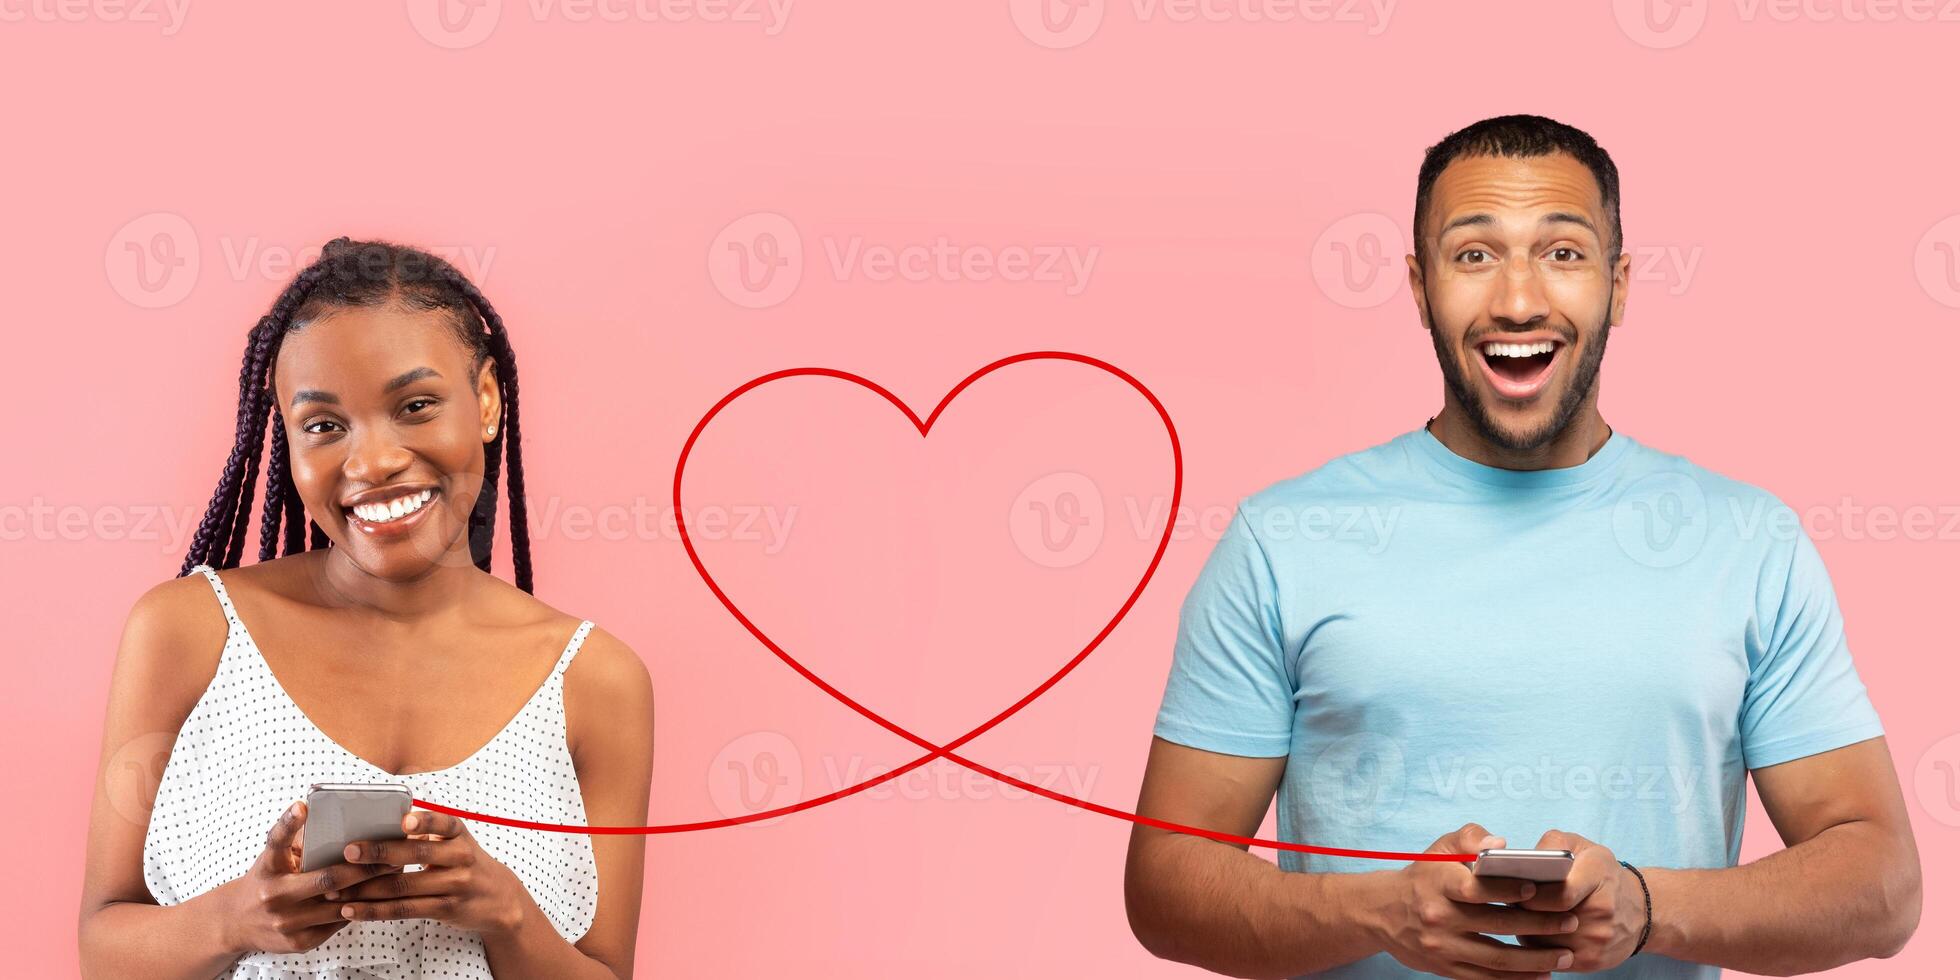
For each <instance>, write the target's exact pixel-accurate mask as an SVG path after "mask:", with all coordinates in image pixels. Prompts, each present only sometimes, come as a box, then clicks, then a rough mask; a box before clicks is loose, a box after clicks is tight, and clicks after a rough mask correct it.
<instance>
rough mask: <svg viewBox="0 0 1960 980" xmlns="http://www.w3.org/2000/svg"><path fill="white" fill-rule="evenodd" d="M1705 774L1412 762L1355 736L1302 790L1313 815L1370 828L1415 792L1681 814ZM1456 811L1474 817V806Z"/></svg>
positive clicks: (1624, 767)
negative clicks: (1652, 807)
mask: <svg viewBox="0 0 1960 980" xmlns="http://www.w3.org/2000/svg"><path fill="white" fill-rule="evenodd" d="M1703 775H1704V772H1703V770H1702V768H1701V767H1700V766H1695V765H1679V764H1674V763H1635V762H1624V761H1611V762H1591V761H1588V762H1572V761H1569V760H1568V761H1559V760H1558V759H1556V758H1555V757H1554V756H1553V755H1551V754H1549V753H1547V754H1541V755H1539V757H1538V758H1537V759H1536V760H1533V761H1530V762H1522V761H1521V762H1515V763H1505V764H1499V763H1497V762H1493V761H1490V760H1472V758H1471V757H1470V756H1469V755H1467V754H1463V753H1437V754H1432V755H1430V756H1427V757H1424V758H1420V759H1410V758H1408V757H1407V754H1406V752H1405V750H1404V748H1403V746H1402V743H1401V742H1400V741H1399V740H1397V739H1394V738H1391V737H1389V736H1387V735H1383V734H1381V733H1378V732H1355V733H1353V734H1349V735H1344V736H1342V737H1340V738H1338V739H1335V740H1334V741H1333V742H1331V743H1329V744H1328V745H1327V746H1326V747H1325V748H1323V749H1321V750H1320V751H1319V752H1318V753H1316V754H1315V755H1314V761H1313V764H1312V765H1311V766H1310V767H1308V769H1307V771H1306V778H1307V784H1306V787H1305V788H1306V793H1307V797H1308V801H1309V805H1310V806H1312V807H1313V808H1314V812H1315V813H1317V814H1320V815H1323V816H1324V817H1325V818H1326V819H1329V820H1332V821H1335V822H1338V823H1341V824H1344V825H1346V826H1350V827H1367V826H1372V825H1374V824H1378V823H1381V822H1382V821H1384V820H1387V819H1389V818H1390V817H1392V816H1394V815H1395V814H1396V813H1397V812H1398V811H1399V810H1400V809H1401V807H1402V803H1403V800H1404V798H1405V797H1406V796H1407V794H1408V793H1409V791H1410V789H1411V788H1415V789H1418V790H1420V791H1421V793H1422V794H1423V795H1424V796H1425V797H1433V798H1435V799H1440V800H1445V801H1451V802H1464V803H1470V804H1477V803H1488V802H1493V801H1498V800H1503V801H1508V802H1531V803H1546V804H1557V803H1561V802H1565V801H1575V800H1576V801H1589V800H1608V801H1613V802H1616V803H1617V802H1638V803H1659V804H1665V805H1667V806H1668V807H1669V809H1670V811H1671V812H1673V813H1675V814H1680V813H1683V812H1685V811H1686V810H1687V809H1688V808H1689V807H1690V806H1692V805H1693V803H1694V800H1695V797H1696V795H1697V791H1698V790H1699V789H1700V782H1699V781H1700V780H1701V778H1702V777H1703ZM1459 809H1462V810H1464V811H1465V812H1474V807H1461V808H1459Z"/></svg>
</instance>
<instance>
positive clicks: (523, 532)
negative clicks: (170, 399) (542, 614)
mask: <svg viewBox="0 0 1960 980" xmlns="http://www.w3.org/2000/svg"><path fill="white" fill-rule="evenodd" d="M388 302H398V303H400V304H402V305H403V306H404V307H406V308H408V309H411V310H433V309H441V310H445V311H447V312H449V314H450V315H451V318H452V320H453V322H454V325H455V327H456V330H457V333H458V336H459V337H460V338H461V339H462V341H463V343H464V345H465V346H466V347H467V348H468V349H469V351H470V352H471V354H472V363H473V364H476V365H481V364H482V362H483V360H484V359H485V358H488V359H490V360H491V361H493V362H494V363H495V364H496V369H497V372H496V373H497V381H498V386H499V388H500V390H501V393H502V395H503V399H502V403H503V418H502V419H501V420H499V422H500V425H499V428H498V431H497V433H496V434H495V435H494V436H493V438H492V439H491V441H490V443H489V444H488V445H487V446H485V453H484V455H485V460H484V477H483V491H482V493H481V494H479V496H478V500H477V506H476V508H475V509H474V511H473V512H472V514H471V515H470V527H469V539H470V554H471V558H472V559H473V560H474V562H475V564H476V566H477V567H478V568H480V569H482V570H484V571H485V572H489V571H490V565H491V546H492V541H493V539H494V537H495V534H496V508H497V484H498V481H499V479H500V478H501V476H502V472H503V469H504V457H505V456H506V455H507V456H508V458H509V469H510V513H511V529H510V530H511V552H512V553H511V567H512V569H513V571H514V573H515V578H516V580H517V586H518V588H521V589H523V590H524V591H525V592H530V591H531V589H532V569H531V535H530V523H529V521H528V519H527V516H526V507H525V496H524V466H523V454H522V451H521V444H520V441H519V438H518V413H517V361H516V358H515V356H514V355H513V354H512V352H511V348H510V339H509V336H508V335H507V334H506V332H505V330H504V322H503V318H502V317H500V316H498V315H497V312H496V310H495V309H494V308H492V307H491V305H490V301H489V300H488V299H486V298H484V296H483V293H482V292H481V291H480V290H479V289H478V288H477V287H476V284H474V283H472V282H470V281H469V279H468V278H467V277H465V276H464V275H463V274H462V273H461V272H459V271H458V270H457V269H456V268H455V267H454V266H452V265H450V264H449V263H448V262H446V261H443V260H442V259H441V258H438V257H436V256H434V255H431V254H429V253H427V252H424V251H421V250H419V249H414V248H409V247H405V246H398V245H392V244H389V243H386V242H354V241H351V240H350V239H347V238H344V237H343V238H336V239H334V240H333V241H331V242H328V243H327V245H326V247H325V248H324V249H322V250H321V253H320V258H319V259H318V260H316V261H315V262H314V263H313V264H312V265H309V266H307V267H306V268H305V269H303V270H301V271H300V273H299V274H298V275H297V276H295V277H294V279H293V282H292V283H291V284H289V285H288V286H287V287H286V289H285V290H284V291H282V292H281V293H280V294H279V297H278V299H277V300H276V301H274V303H273V304H272V308H271V310H270V311H268V312H267V313H266V315H265V316H264V317H261V318H260V319H259V321H258V323H257V324H255V325H254V326H253V328H252V330H251V331H250V332H249V333H248V335H247V337H246V346H245V357H244V359H243V362H242V363H241V364H240V365H239V373H238V415H237V420H236V431H235V434H234V437H233V440H232V450H231V454H230V456H228V457H227V458H226V460H225V468H224V471H223V473H222V474H221V475H220V477H219V480H218V486H217V489H216V490H215V491H214V492H213V493H212V495H211V502H210V504H209V506H207V507H206V509H205V513H204V519H203V520H202V521H200V522H199V524H198V529H197V533H196V535H195V536H194V537H193V538H192V541H191V547H190V552H189V554H187V555H186V556H185V557H184V565H183V568H182V570H181V571H179V572H178V574H179V575H185V574H189V572H190V570H191V569H192V568H193V567H195V566H196V565H199V564H208V565H213V566H214V567H217V568H233V567H236V566H237V564H238V562H239V560H240V559H241V558H242V557H243V554H244V547H245V537H246V530H247V528H246V525H247V523H248V522H249V520H250V515H251V511H252V503H253V500H254V491H255V489H256V486H257V484H258V477H259V464H260V459H261V457H262V456H265V455H266V442H267V435H266V426H267V424H268V422H270V425H271V427H272V432H271V443H272V448H271V452H270V458H269V459H267V460H266V473H265V503H264V505H263V508H262V510H261V512H260V516H259V560H260V561H270V560H272V559H273V558H276V557H278V556H279V554H280V551H281V545H282V540H281V539H282V537H283V546H284V547H283V550H284V553H285V554H288V555H291V554H297V553H299V552H301V551H306V550H309V549H313V550H317V549H320V548H326V547H330V546H331V544H332V541H331V539H329V538H328V537H327V533H326V531H325V530H323V529H322V528H321V527H320V525H319V524H318V523H316V522H313V521H310V520H308V519H307V517H306V506H305V504H304V502H303V501H301V499H300V496H299V488H298V487H297V485H295V484H294V482H293V477H292V458H291V457H292V450H291V446H290V445H289V444H288V441H287V439H286V427H285V417H284V415H283V413H281V412H280V410H279V406H278V405H277V404H276V402H277V398H276V396H275V393H274V390H273V387H272V384H271V375H272V365H273V364H274V363H275V362H276V361H277V360H278V357H279V349H280V347H281V345H282V344H283V342H284V340H285V336H286V334H288V333H290V332H292V331H293V330H295V329H298V328H299V326H301V325H303V324H305V323H307V322H310V321H311V320H313V319H314V318H315V317H317V316H318V315H320V314H321V313H325V312H328V311H330V310H331V309H332V308H336V307H347V306H377V305H380V304H383V303H388ZM477 321H480V322H481V324H482V326H483V329H482V330H479V329H477ZM282 530H283V532H284V533H283V535H282V534H281V531H282Z"/></svg>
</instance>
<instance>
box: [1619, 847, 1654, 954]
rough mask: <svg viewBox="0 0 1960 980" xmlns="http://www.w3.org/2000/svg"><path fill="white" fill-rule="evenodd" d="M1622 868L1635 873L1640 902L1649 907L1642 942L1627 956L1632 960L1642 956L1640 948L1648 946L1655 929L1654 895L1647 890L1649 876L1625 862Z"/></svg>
mask: <svg viewBox="0 0 1960 980" xmlns="http://www.w3.org/2000/svg"><path fill="white" fill-rule="evenodd" d="M1620 867H1622V868H1625V869H1627V870H1628V871H1631V872H1633V877H1634V880H1636V881H1638V882H1640V900H1641V902H1642V903H1644V904H1645V905H1646V906H1647V924H1646V925H1643V926H1641V927H1640V941H1639V942H1637V943H1634V944H1633V952H1631V953H1628V954H1627V959H1632V958H1634V957H1635V956H1638V955H1640V948H1641V947H1643V946H1645V945H1647V934H1648V933H1649V932H1652V931H1653V929H1654V893H1652V892H1650V891H1648V890H1647V876H1646V875H1643V874H1641V873H1640V869H1639V868H1636V867H1634V866H1633V865H1631V864H1628V863H1626V862H1625V861H1621V862H1620Z"/></svg>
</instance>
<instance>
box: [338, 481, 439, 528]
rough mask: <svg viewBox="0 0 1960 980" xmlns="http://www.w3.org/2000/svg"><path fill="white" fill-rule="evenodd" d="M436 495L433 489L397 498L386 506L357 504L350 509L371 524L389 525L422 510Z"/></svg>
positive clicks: (356, 515) (385, 504)
mask: <svg viewBox="0 0 1960 980" xmlns="http://www.w3.org/2000/svg"><path fill="white" fill-rule="evenodd" d="M435 493H436V491H435V488H434V487H431V488H429V489H427V490H424V491H422V492H421V493H411V494H409V495H407V496H405V497H396V498H395V499H393V500H390V501H388V502H387V503H384V504H355V505H354V506H353V507H352V508H350V509H351V510H353V512H354V516H355V517H358V518H360V519H361V520H364V521H366V522H368V523H369V524H387V523H389V522H390V521H398V520H401V519H402V518H404V517H407V516H408V515H410V514H413V513H415V512H416V511H418V510H421V509H422V505H423V504H426V503H428V502H429V498H430V497H433V496H435Z"/></svg>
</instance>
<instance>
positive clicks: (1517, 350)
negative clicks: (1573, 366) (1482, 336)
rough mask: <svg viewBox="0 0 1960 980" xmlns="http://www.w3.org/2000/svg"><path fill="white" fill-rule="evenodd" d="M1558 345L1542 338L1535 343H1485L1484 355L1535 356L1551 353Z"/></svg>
mask: <svg viewBox="0 0 1960 980" xmlns="http://www.w3.org/2000/svg"><path fill="white" fill-rule="evenodd" d="M1557 346H1558V345H1557V344H1554V343H1552V342H1551V341H1549V340H1541V341H1539V342H1538V343H1535V344H1485V345H1484V356H1485V357H1534V356H1536V355H1539V354H1550V353H1551V352H1552V351H1553V350H1555V349H1556V348H1557Z"/></svg>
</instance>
